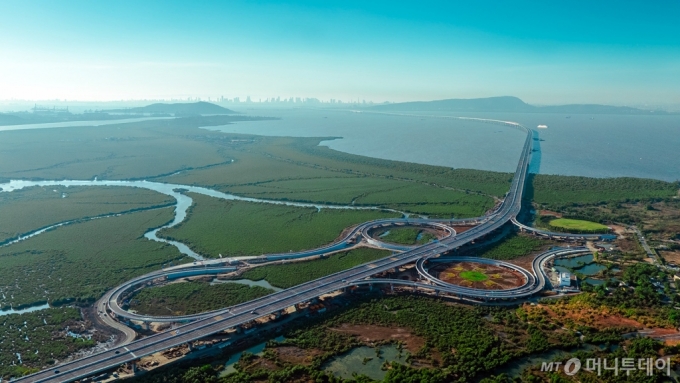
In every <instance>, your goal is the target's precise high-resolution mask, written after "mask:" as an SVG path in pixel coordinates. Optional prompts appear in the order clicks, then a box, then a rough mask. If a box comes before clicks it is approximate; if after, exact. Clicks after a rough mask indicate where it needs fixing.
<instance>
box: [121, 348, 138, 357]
mask: <svg viewBox="0 0 680 383" xmlns="http://www.w3.org/2000/svg"><path fill="white" fill-rule="evenodd" d="M123 348H124V349H125V350H126V351H127V352H129V353H130V355H132V356H133V357H135V358H136V357H137V355H135V353H134V352H132V351H130V349H129V348H127V347H123Z"/></svg>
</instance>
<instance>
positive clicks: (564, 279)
mask: <svg viewBox="0 0 680 383" xmlns="http://www.w3.org/2000/svg"><path fill="white" fill-rule="evenodd" d="M569 286H571V274H570V273H567V272H565V271H563V272H561V273H560V287H569Z"/></svg>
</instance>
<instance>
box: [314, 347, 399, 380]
mask: <svg viewBox="0 0 680 383" xmlns="http://www.w3.org/2000/svg"><path fill="white" fill-rule="evenodd" d="M407 356H408V352H407V351H406V350H403V351H402V353H401V355H400V354H399V350H398V349H397V346H395V345H387V346H382V347H380V356H379V357H378V356H376V351H375V348H373V347H366V346H364V347H358V348H355V349H353V350H351V351H349V352H347V353H345V354H342V355H339V356H336V357H334V358H332V359H331V360H330V361H328V362H326V363H325V364H324V365H323V369H324V370H325V371H327V372H330V373H332V374H333V375H335V376H337V377H340V378H343V379H352V374H364V375H366V376H368V377H369V378H371V379H374V380H382V379H383V378H384V377H385V374H387V371H383V370H382V369H381V367H382V365H383V363H384V362H399V363H404V364H405V363H406V357H407Z"/></svg>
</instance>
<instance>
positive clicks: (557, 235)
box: [510, 217, 616, 241]
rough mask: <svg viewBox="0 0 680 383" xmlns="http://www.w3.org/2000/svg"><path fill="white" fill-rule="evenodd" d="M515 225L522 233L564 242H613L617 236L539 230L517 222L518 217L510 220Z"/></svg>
mask: <svg viewBox="0 0 680 383" xmlns="http://www.w3.org/2000/svg"><path fill="white" fill-rule="evenodd" d="M510 221H511V222H512V223H513V225H515V226H517V227H519V228H520V230H522V231H526V232H529V233H533V234H536V235H538V236H541V237H547V238H554V239H564V240H577V241H578V240H581V241H599V240H611V239H615V238H616V236H615V235H611V234H571V233H559V232H555V231H548V230H542V229H537V228H535V227H531V226H527V225H525V224H523V223H521V222H519V221H518V220H517V217H513V218H512V219H511V220H510Z"/></svg>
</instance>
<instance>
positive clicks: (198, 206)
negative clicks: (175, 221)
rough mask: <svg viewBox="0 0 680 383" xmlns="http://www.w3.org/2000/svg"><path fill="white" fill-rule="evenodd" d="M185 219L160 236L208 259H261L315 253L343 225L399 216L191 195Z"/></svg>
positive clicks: (330, 240) (336, 234)
mask: <svg viewBox="0 0 680 383" xmlns="http://www.w3.org/2000/svg"><path fill="white" fill-rule="evenodd" d="M189 195H191V198H193V199H194V205H192V207H191V210H190V212H189V215H188V217H187V219H186V220H185V221H184V222H182V223H181V224H180V225H178V226H176V227H172V228H169V229H165V230H163V231H161V232H160V233H159V235H160V236H163V237H166V238H172V239H173V240H176V241H181V242H183V243H186V244H187V245H188V246H189V247H191V248H192V250H194V251H197V252H199V253H201V254H204V255H206V256H208V257H213V258H217V256H218V254H220V253H221V254H222V255H224V256H245V255H260V254H268V253H277V252H278V253H282V252H283V253H285V252H289V251H291V250H292V251H298V250H304V249H313V248H316V247H319V246H322V245H324V244H327V243H330V242H333V240H334V239H336V238H337V237H338V236H339V235H340V233H341V232H342V231H343V230H344V229H345V228H347V227H349V226H353V225H356V224H359V223H362V222H366V221H370V220H373V219H377V218H385V217H400V215H399V214H396V213H390V212H382V211H378V210H334V209H321V211H317V209H315V208H301V207H294V206H283V205H271V204H264V203H251V202H242V201H227V200H222V199H218V198H212V197H206V196H203V195H200V194H193V193H190V194H189Z"/></svg>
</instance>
